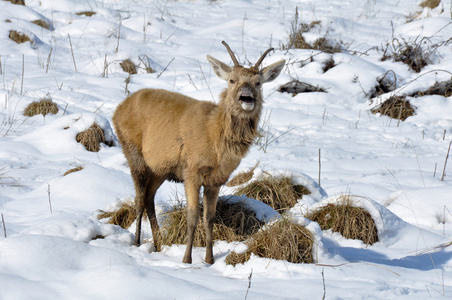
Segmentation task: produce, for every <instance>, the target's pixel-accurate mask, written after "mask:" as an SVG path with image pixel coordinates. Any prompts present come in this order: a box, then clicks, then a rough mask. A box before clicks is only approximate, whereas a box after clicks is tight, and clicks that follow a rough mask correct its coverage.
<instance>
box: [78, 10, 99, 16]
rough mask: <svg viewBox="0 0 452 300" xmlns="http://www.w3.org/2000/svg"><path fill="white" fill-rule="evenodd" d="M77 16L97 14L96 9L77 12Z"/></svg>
mask: <svg viewBox="0 0 452 300" xmlns="http://www.w3.org/2000/svg"><path fill="white" fill-rule="evenodd" d="M75 14H76V15H77V16H86V17H92V16H94V15H95V14H96V12H95V11H81V12H78V13H75Z"/></svg>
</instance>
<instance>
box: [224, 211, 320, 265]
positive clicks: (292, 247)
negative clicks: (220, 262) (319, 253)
mask: <svg viewBox="0 0 452 300" xmlns="http://www.w3.org/2000/svg"><path fill="white" fill-rule="evenodd" d="M245 244H246V245H247V246H248V250H247V251H246V252H245V253H243V254H237V253H234V252H232V253H231V254H230V255H228V256H227V257H226V260H225V261H226V264H231V265H234V266H235V265H236V264H237V263H244V262H246V261H248V260H249V258H250V256H251V253H254V255H257V256H259V257H265V258H271V259H277V260H287V261H288V262H291V263H312V262H313V261H314V259H313V256H312V248H313V245H314V238H313V236H312V234H311V232H310V231H309V230H307V229H306V228H305V227H303V226H300V225H297V224H294V223H293V222H292V221H290V220H289V219H287V218H284V219H282V220H279V221H277V222H276V223H274V224H272V225H271V226H268V228H265V229H263V230H261V231H259V232H258V233H256V234H254V235H253V236H252V237H251V238H250V239H248V240H247V241H246V242H245Z"/></svg>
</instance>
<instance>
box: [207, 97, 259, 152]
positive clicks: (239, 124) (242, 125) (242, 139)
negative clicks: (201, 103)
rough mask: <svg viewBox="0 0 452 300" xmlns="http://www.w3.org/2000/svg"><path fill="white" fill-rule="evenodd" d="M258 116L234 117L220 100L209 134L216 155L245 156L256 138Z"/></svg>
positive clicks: (230, 110)
mask: <svg viewBox="0 0 452 300" xmlns="http://www.w3.org/2000/svg"><path fill="white" fill-rule="evenodd" d="M258 116H259V114H257V115H253V116H250V117H244V116H243V114H242V115H236V114H234V112H233V109H231V108H230V107H228V106H227V105H226V102H225V101H223V100H222V101H221V102H220V103H219V104H218V106H217V108H216V110H215V113H214V118H213V119H212V121H213V123H214V125H213V126H211V127H210V128H212V129H214V131H211V132H212V136H213V137H214V138H213V140H215V147H216V148H217V153H218V154H220V155H221V156H225V155H226V156H235V157H239V158H242V157H243V156H245V154H246V153H247V152H248V149H249V148H250V147H251V145H252V143H253V142H254V138H255V137H256V136H257V125H258V123H259V117H258Z"/></svg>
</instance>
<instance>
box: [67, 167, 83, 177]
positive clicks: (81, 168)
mask: <svg viewBox="0 0 452 300" xmlns="http://www.w3.org/2000/svg"><path fill="white" fill-rule="evenodd" d="M81 170H83V167H81V166H80V167H75V168H72V169H69V170H67V171H66V172H65V173H64V174H63V176H66V175H69V174H71V173H75V172H78V171H81Z"/></svg>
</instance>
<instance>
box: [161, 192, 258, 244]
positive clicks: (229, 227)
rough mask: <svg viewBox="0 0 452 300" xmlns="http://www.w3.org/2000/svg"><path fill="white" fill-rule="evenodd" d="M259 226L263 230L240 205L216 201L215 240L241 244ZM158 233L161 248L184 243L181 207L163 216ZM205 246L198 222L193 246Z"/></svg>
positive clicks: (182, 210) (185, 219)
mask: <svg viewBox="0 0 452 300" xmlns="http://www.w3.org/2000/svg"><path fill="white" fill-rule="evenodd" d="M201 211H202V207H201ZM201 215H202V213H201ZM261 226H263V222H261V221H259V220H258V219H257V218H256V214H255V213H254V212H253V211H250V210H249V209H247V208H246V207H245V206H244V205H243V204H241V203H240V202H234V203H230V202H228V200H227V199H225V198H219V199H218V202H217V212H216V214H215V219H214V225H213V239H214V240H222V241H227V242H232V241H244V240H245V239H246V237H248V236H250V235H252V234H253V233H255V232H257V231H258V230H259V229H260V228H261ZM161 232H162V244H163V245H173V244H185V243H186V235H187V212H186V209H185V207H184V206H182V204H178V205H176V206H175V207H174V208H173V209H172V210H171V211H169V212H167V213H166V214H165V218H164V220H163V222H162V226H161ZM205 244H206V236H205V230H204V221H203V220H202V218H200V221H199V222H198V226H197V228H196V232H195V237H194V240H193V245H194V246H195V247H203V246H205Z"/></svg>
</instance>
